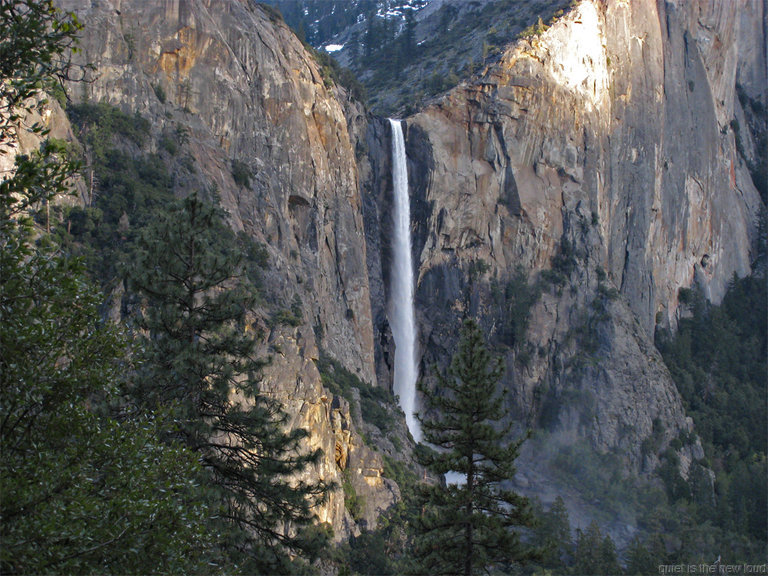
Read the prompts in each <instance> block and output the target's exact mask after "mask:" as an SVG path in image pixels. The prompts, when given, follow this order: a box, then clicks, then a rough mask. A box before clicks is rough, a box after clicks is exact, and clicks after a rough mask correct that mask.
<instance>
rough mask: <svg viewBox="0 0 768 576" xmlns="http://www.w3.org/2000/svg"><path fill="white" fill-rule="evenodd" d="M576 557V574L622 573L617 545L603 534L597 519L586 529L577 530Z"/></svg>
mask: <svg viewBox="0 0 768 576" xmlns="http://www.w3.org/2000/svg"><path fill="white" fill-rule="evenodd" d="M574 557H575V562H574V574H606V575H616V574H621V573H622V570H621V566H619V562H618V556H617V554H616V545H615V544H614V543H613V540H611V537H610V536H608V535H605V536H603V534H602V532H601V531H600V527H599V526H598V525H597V522H595V521H592V522H591V523H590V524H589V526H588V527H587V529H586V530H585V531H581V530H576V542H575V545H574Z"/></svg>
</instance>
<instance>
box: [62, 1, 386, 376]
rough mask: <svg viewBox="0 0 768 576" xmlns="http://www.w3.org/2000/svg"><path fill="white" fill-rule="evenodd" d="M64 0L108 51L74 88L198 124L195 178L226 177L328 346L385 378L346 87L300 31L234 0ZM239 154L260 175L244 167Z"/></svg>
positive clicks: (220, 182)
mask: <svg viewBox="0 0 768 576" xmlns="http://www.w3.org/2000/svg"><path fill="white" fill-rule="evenodd" d="M61 4H62V5H63V7H64V8H65V9H71V10H75V11H76V12H77V13H78V15H79V16H80V17H81V18H82V19H83V21H84V22H85V25H86V34H85V35H84V38H83V41H82V43H81V47H82V49H83V53H82V55H81V58H82V59H83V60H85V61H88V62H91V63H93V64H94V65H95V71H94V74H93V77H94V79H95V80H94V81H93V82H92V83H87V84H80V85H73V86H72V88H71V90H70V93H71V96H72V97H73V98H75V99H77V100H84V99H86V98H87V99H89V100H91V101H106V102H109V103H110V104H114V105H117V106H121V107H123V108H125V109H126V110H132V111H133V110H135V111H138V112H139V113H140V114H142V115H144V116H147V117H149V118H151V119H152V120H153V122H154V124H155V129H156V130H158V131H159V130H161V129H162V128H165V129H166V130H172V129H175V127H176V125H181V126H183V127H186V128H187V129H189V131H190V144H191V147H192V150H193V155H194V160H195V161H196V163H197V165H198V167H199V168H200V170H201V172H202V174H201V175H200V178H199V180H200V181H199V182H191V183H189V184H190V186H189V187H194V186H195V185H197V187H200V186H207V187H208V188H215V192H216V193H217V194H218V195H219V196H220V199H221V203H222V205H223V206H224V207H225V208H226V209H227V211H228V212H229V214H230V216H231V220H232V225H233V227H234V228H235V229H238V230H245V231H246V232H247V233H248V234H251V235H252V236H254V237H255V238H257V239H258V240H261V241H263V242H265V243H266V244H267V245H268V247H269V249H270V252H271V256H272V260H273V262H274V264H273V268H274V269H275V274H274V278H273V281H274V282H276V283H281V284H282V286H281V288H282V290H281V292H282V293H283V294H284V295H285V302H284V304H285V306H286V307H289V306H290V304H291V297H292V296H293V295H294V294H297V295H298V296H299V297H300V298H301V300H302V302H303V310H304V314H305V318H306V319H307V320H308V322H309V323H310V324H311V325H314V326H317V327H318V328H319V329H320V330H319V331H320V332H321V333H322V334H323V340H322V346H323V348H324V349H325V350H326V351H328V352H329V353H330V354H331V355H333V356H334V357H336V358H337V359H338V360H339V361H341V362H342V363H343V364H344V365H345V366H346V367H348V368H349V370H351V371H352V372H354V373H355V374H357V375H358V376H360V377H361V378H362V379H363V380H366V381H368V382H374V379H375V377H374V374H375V371H374V358H373V334H372V331H371V329H370V326H371V321H370V296H369V291H368V277H367V274H366V271H365V243H364V242H363V222H362V215H361V209H360V196H359V194H358V190H357V187H358V186H357V167H356V164H355V156H354V150H353V149H352V146H351V144H350V138H349V134H348V132H347V125H346V122H345V119H344V115H343V111H342V107H341V105H340V104H339V102H338V100H337V98H336V95H335V94H334V92H333V91H332V90H330V89H328V88H326V85H325V82H324V80H323V78H322V77H321V75H320V73H319V71H318V68H317V66H316V64H315V62H314V60H313V59H312V57H311V56H310V55H309V54H308V53H307V52H306V51H305V50H304V47H303V46H302V45H301V43H300V42H299V41H298V40H297V39H296V38H295V36H294V35H293V33H292V32H291V31H290V30H289V29H288V28H287V27H286V26H285V25H284V24H283V23H282V21H280V20H279V19H277V18H275V17H274V16H273V15H272V14H270V13H268V12H265V9H263V8H262V7H259V6H256V5H251V3H246V2H243V3H241V2H237V1H235V0H219V1H203V0H179V1H174V0H167V1H158V2H151V3H146V2H121V1H119V0H114V1H111V2H99V3H91V2H90V1H85V0H62V2H61ZM163 100H164V101H163ZM233 161H237V162H239V163H242V164H241V165H242V166H243V167H244V168H246V169H247V171H248V172H249V173H250V177H249V178H248V180H249V182H248V183H247V184H245V185H243V184H242V181H241V182H240V183H239V184H238V183H236V182H235V181H234V179H233V176H232V171H233V170H232V162H233ZM187 191H188V190H187ZM181 192H184V190H181Z"/></svg>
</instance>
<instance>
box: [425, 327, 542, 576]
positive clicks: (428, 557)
mask: <svg viewBox="0 0 768 576" xmlns="http://www.w3.org/2000/svg"><path fill="white" fill-rule="evenodd" d="M501 375H502V366H501V362H500V361H499V360H497V359H493V358H492V357H491V355H490V353H489V352H488V350H487V348H486V345H485V343H484V341H483V336H482V334H481V332H480V328H479V327H478V325H477V323H476V322H475V321H474V320H466V321H465V322H464V325H463V328H462V333H461V340H460V342H459V347H458V351H457V352H456V354H455V355H454V356H453V358H452V360H451V364H450V366H449V368H448V370H447V372H446V373H445V374H438V386H437V389H436V390H435V391H432V390H429V389H427V388H426V386H425V385H423V384H421V385H420V387H419V388H420V391H421V393H422V394H423V395H424V400H425V409H426V410H428V412H427V414H428V415H427V416H420V420H421V423H422V429H423V432H424V439H425V441H426V442H427V443H428V444H429V445H430V446H432V447H434V449H425V450H422V451H420V452H418V453H417V457H418V459H419V462H420V463H421V464H423V465H424V466H425V467H426V468H427V469H428V470H430V471H431V472H432V473H433V474H438V475H443V474H446V473H448V472H456V473H459V474H462V475H463V476H464V478H465V479H466V481H465V482H464V483H463V484H460V485H447V486H446V485H424V486H422V488H421V499H422V504H423V512H422V514H421V516H420V517H419V518H418V521H417V523H416V527H415V529H416V534H417V535H416V538H415V541H414V546H413V556H414V558H415V560H416V566H415V571H416V572H417V573H422V574H427V573H428V574H466V575H469V574H476V573H484V572H485V571H486V570H487V569H488V568H489V567H490V566H510V565H512V564H514V563H516V562H521V561H524V560H526V559H528V557H529V556H530V550H529V549H528V548H527V547H526V546H524V545H523V544H522V543H521V541H520V538H519V534H518V533H517V532H516V531H515V529H519V528H520V527H523V528H524V527H529V526H531V525H532V523H533V516H532V514H531V510H530V505H529V503H528V501H527V500H526V499H525V498H523V497H521V496H519V495H518V494H516V493H515V492H513V491H511V490H507V489H504V488H502V487H501V483H502V482H504V481H506V480H509V479H511V478H512V477H513V476H514V474H515V468H514V461H515V459H516V458H517V456H518V453H519V449H520V445H521V443H522V440H520V441H517V442H511V443H510V442H509V441H508V435H509V433H510V428H509V426H508V427H506V428H501V429H500V428H498V423H499V422H500V420H501V419H502V418H503V417H504V416H505V413H504V408H503V403H502V396H501V394H500V393H499V390H498V386H499V382H500V379H501Z"/></svg>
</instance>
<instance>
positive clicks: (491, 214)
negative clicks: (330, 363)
mask: <svg viewBox="0 0 768 576" xmlns="http://www.w3.org/2000/svg"><path fill="white" fill-rule="evenodd" d="M747 6H748V9H749V11H750V12H751V13H753V15H754V16H755V19H757V20H762V18H763V14H762V10H763V4H762V3H761V2H759V1H748V0H745V1H744V2H706V1H690V2H682V1H680V2H672V1H668V2H651V1H638V2H634V1H632V2H627V1H624V0H608V1H605V2H596V1H592V0H586V1H583V2H581V3H580V4H579V5H578V6H577V7H576V8H575V9H574V10H573V11H572V12H570V13H568V14H566V15H565V16H564V17H563V18H561V19H560V20H559V21H558V22H557V23H556V24H554V25H553V26H552V27H551V28H549V29H548V30H547V31H545V32H544V33H543V34H541V35H540V36H534V37H532V38H530V39H529V40H528V41H523V42H520V43H518V44H516V45H515V46H513V47H511V48H510V49H508V51H507V52H506V53H505V54H504V56H503V58H502V60H501V62H499V63H498V64H496V65H493V66H492V67H490V68H489V69H487V70H486V71H485V73H484V74H483V75H482V77H481V78H480V79H479V80H478V81H476V82H473V83H471V84H463V85H461V86H459V87H458V88H456V89H454V90H452V91H451V92H449V93H448V94H446V95H445V96H444V97H442V98H441V99H440V100H439V101H436V102H435V103H433V104H432V105H430V106H429V107H427V108H426V109H425V110H423V111H422V112H420V113H418V114H416V115H414V116H412V117H411V118H409V119H407V144H406V146H407V150H408V156H409V161H410V167H409V170H410V180H411V185H412V194H413V195H414V198H413V200H412V206H413V207H414V208H413V210H412V211H413V212H414V213H415V218H414V219H415V226H416V230H415V232H416V242H415V246H414V252H415V260H416V262H418V263H419V264H418V266H419V270H418V272H419V286H418V289H417V292H418V295H417V300H418V302H417V309H418V310H419V311H420V312H421V322H420V325H421V326H422V342H423V346H422V348H423V349H424V350H425V353H424V357H423V361H422V366H423V367H424V366H431V365H432V363H433V362H435V361H438V362H441V361H442V359H444V358H445V356H446V354H447V353H448V352H449V351H450V350H451V349H452V348H453V346H454V344H455V327H456V322H457V321H456V317H457V314H461V313H462V312H464V311H468V312H470V313H472V314H479V315H480V316H481V317H483V318H484V322H485V325H486V328H487V329H488V330H489V331H490V332H491V333H493V332H494V330H496V329H498V326H499V325H500V324H501V323H502V322H503V316H504V314H503V313H502V314H499V312H498V311H497V310H495V309H493V307H492V304H491V301H492V291H491V289H490V284H491V279H494V278H495V279H497V280H499V281H500V282H501V283H502V287H503V284H504V282H505V281H506V280H508V279H509V278H510V276H511V274H512V272H513V271H514V270H515V268H516V267H518V266H521V267H522V268H523V269H524V270H525V271H526V272H528V273H529V276H530V280H531V281H533V280H534V279H536V278H537V277H540V275H541V273H542V271H545V270H548V269H550V268H551V267H552V265H553V257H555V256H556V255H557V254H558V253H562V252H563V251H564V250H565V251H567V252H568V254H569V256H568V257H569V258H570V259H572V260H573V262H574V263H576V264H577V265H576V266H575V268H574V270H573V271H570V270H566V276H567V283H566V284H565V286H562V287H557V286H553V287H551V288H548V289H546V290H545V292H544V294H543V296H542V297H541V298H540V299H539V301H538V303H537V304H536V305H535V306H534V308H533V310H532V314H531V322H530V327H529V330H528V336H529V337H530V338H531V344H532V346H531V347H530V348H529V349H528V350H527V351H521V350H520V349H518V350H517V352H515V351H510V352H509V353H508V358H507V361H508V368H509V370H508V375H507V380H508V385H509V386H510V388H511V390H512V392H513V394H512V396H513V402H512V406H513V407H514V410H515V411H516V412H517V415H518V417H520V418H521V419H526V418H527V419H529V420H530V419H531V418H534V419H536V418H540V417H541V416H542V410H543V408H544V400H543V399H544V398H550V399H551V398H555V399H557V400H558V401H559V403H560V404H561V405H562V406H564V407H563V408H561V410H560V411H559V413H558V414H557V415H556V417H555V418H554V419H555V422H556V425H557V426H558V427H559V428H561V429H565V430H567V431H570V432H572V433H573V435H574V436H586V437H588V438H590V439H591V441H592V443H593V444H594V445H595V446H597V447H599V448H601V449H605V450H607V449H613V450H617V451H621V452H622V453H623V454H624V455H625V457H626V458H627V460H628V461H629V462H630V464H632V468H634V469H644V468H645V469H649V470H652V469H653V467H654V462H655V457H652V458H651V460H650V461H648V455H647V454H643V452H642V450H641V444H642V441H643V439H644V438H647V437H649V436H650V434H651V433H652V422H653V420H654V419H655V418H658V419H660V421H661V422H663V424H664V426H665V430H666V438H665V440H666V441H667V442H668V441H670V440H671V439H673V438H674V437H676V436H677V435H678V434H680V433H681V432H688V431H689V430H690V428H691V424H690V421H689V420H687V419H686V417H685V414H684V410H683V408H682V404H681V400H680V397H679V395H678V393H677V391H676V389H675V387H674V384H673V382H672V380H671V378H670V377H669V375H668V373H667V371H666V369H665V368H664V367H663V364H662V362H661V359H660V357H659V355H658V353H657V352H656V351H655V349H654V348H653V345H652V336H653V333H654V328H655V325H657V324H661V325H663V326H673V327H674V325H675V324H676V317H677V316H676V315H677V314H678V302H677V293H678V290H679V288H680V287H689V286H692V285H694V284H698V285H699V286H700V287H701V288H702V289H703V290H704V292H705V294H706V295H707V296H708V297H709V298H710V299H711V300H712V301H714V302H718V301H719V300H720V298H722V295H723V294H724V292H725V290H726V287H727V283H728V281H729V279H730V278H731V277H732V276H733V274H734V273H735V274H738V275H740V276H743V275H745V274H747V273H749V271H750V263H751V261H752V259H753V257H754V254H753V252H752V250H753V247H754V244H755V235H756V222H757V216H758V212H759V209H760V206H761V201H760V198H759V195H758V194H757V191H756V190H755V188H754V186H753V184H752V182H751V180H750V175H749V173H748V171H747V168H746V165H745V163H744V160H743V159H742V158H741V157H740V155H739V153H738V151H737V148H736V145H735V134H734V131H733V129H732V127H731V119H732V118H734V116H735V115H737V114H738V113H739V111H740V103H739V100H738V99H737V98H736V97H735V84H736V76H737V73H738V74H739V75H740V78H743V79H744V82H747V83H748V84H749V86H750V90H751V91H752V92H753V93H756V94H759V95H760V96H759V97H760V98H763V99H764V98H765V93H766V88H765V87H766V81H765V67H764V61H765V51H764V45H765V32H764V29H759V28H758V29H755V27H754V25H752V24H751V23H749V22H748V23H746V24H745V21H744V19H743V18H742V16H741V15H742V13H743V12H742V10H744V9H745V7H747ZM745 25H750V26H751V28H750V29H749V30H744V31H743V32H742V31H741V30H740V27H741V26H745ZM761 63H763V68H762V70H761V69H760V65H761ZM761 74H762V75H761ZM480 260H483V261H484V262H485V263H486V264H488V265H489V269H488V270H487V271H485V270H484V269H483V266H480V267H478V266H476V265H475V266H474V270H473V266H472V265H471V264H472V262H478V261H480ZM612 290H615V291H617V292H618V298H616V297H615V296H616V294H615V292H614V291H612ZM598 307H599V308H600V312H599V313H598V312H597V309H598ZM522 352H525V355H526V356H527V358H526V359H525V361H524V362H522V363H521V362H520V358H519V356H521V354H522ZM567 398H576V399H578V402H572V401H566V399H567ZM665 445H666V442H665ZM662 449H663V447H662ZM685 450H687V451H688V457H690V456H696V455H699V456H700V455H701V448H700V446H698V444H696V443H694V444H693V445H690V446H688V447H687V448H686V449H685ZM684 460H685V458H684Z"/></svg>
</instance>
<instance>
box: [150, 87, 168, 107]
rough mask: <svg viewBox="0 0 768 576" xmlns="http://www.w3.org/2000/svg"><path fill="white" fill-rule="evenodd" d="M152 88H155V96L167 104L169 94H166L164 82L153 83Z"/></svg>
mask: <svg viewBox="0 0 768 576" xmlns="http://www.w3.org/2000/svg"><path fill="white" fill-rule="evenodd" d="M152 90H154V92H155V96H157V99H158V100H160V103H161V104H165V102H166V100H167V96H166V94H165V88H163V86H162V84H152Z"/></svg>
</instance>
